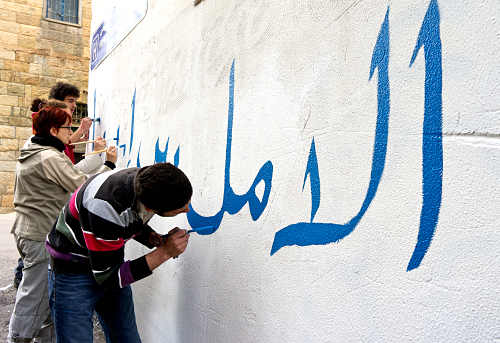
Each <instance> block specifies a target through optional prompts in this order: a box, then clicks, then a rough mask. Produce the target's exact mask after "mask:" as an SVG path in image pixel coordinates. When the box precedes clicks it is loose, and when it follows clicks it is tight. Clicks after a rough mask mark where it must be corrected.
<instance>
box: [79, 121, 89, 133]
mask: <svg viewBox="0 0 500 343" xmlns="http://www.w3.org/2000/svg"><path fill="white" fill-rule="evenodd" d="M91 126H92V119H90V118H89V117H85V118H83V119H82V120H81V121H80V127H79V129H80V130H81V131H82V132H83V133H85V132H87V131H88V130H89V129H90V127H91Z"/></svg>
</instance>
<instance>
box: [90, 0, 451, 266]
mask: <svg viewBox="0 0 500 343" xmlns="http://www.w3.org/2000/svg"><path fill="white" fill-rule="evenodd" d="M422 47H423V50H424V59H425V109H424V124H423V143H422V196H423V201H422V209H421V214H420V225H419V232H418V237H417V243H416V246H415V249H414V251H413V254H412V256H411V258H410V261H409V263H408V266H407V270H408V271H410V270H413V269H415V268H418V267H419V266H420V264H421V262H422V260H423V258H424V256H425V254H426V253H427V251H428V249H429V246H430V244H431V241H432V238H433V235H434V231H435V229H436V225H437V222H438V218H439V211H440V208H441V196H442V173H443V147H442V65H441V38H440V16H439V8H438V3H437V0H431V2H430V5H429V8H428V10H427V13H426V15H425V17H424V20H423V23H422V26H421V29H420V33H419V36H418V39H417V43H416V46H415V49H414V51H413V55H412V56H411V59H410V67H411V66H412V65H413V63H414V62H415V59H416V58H417V55H418V52H419V51H420V50H421V48H422ZM389 58H390V44H389V9H387V12H386V15H385V19H384V21H383V23H382V25H381V29H380V32H379V35H378V38H377V41H376V43H375V47H374V49H373V53H372V60H371V66H370V76H369V80H368V81H371V79H372V77H373V75H374V74H375V70H376V71H377V82H378V83H377V102H378V108H377V121H376V128H375V139H374V146H373V155H372V163H371V175H370V182H369V185H368V189H367V191H366V195H365V198H364V201H363V203H362V204H361V207H360V209H359V211H358V212H357V214H356V215H354V216H353V217H352V218H351V219H350V220H349V221H347V222H346V223H343V224H340V223H315V222H314V217H315V215H316V212H317V211H318V209H319V207H320V202H321V187H320V173H319V168H318V160H317V156H316V145H315V141H314V138H313V140H312V142H311V147H310V151H309V158H308V161H307V165H306V168H305V175H304V182H303V186H302V188H303V189H304V187H305V184H306V182H307V180H308V179H309V182H310V189H311V216H310V220H309V222H299V223H295V224H291V225H288V226H286V227H284V228H282V229H281V230H279V231H278V232H276V234H275V237H274V241H273V245H272V248H271V255H274V254H275V253H277V252H278V251H279V250H280V249H282V248H284V247H286V246H292V245H297V246H309V245H326V244H329V243H334V242H339V241H340V240H342V239H343V238H345V237H346V236H348V235H349V234H351V233H352V232H353V230H354V229H355V228H356V226H357V225H358V224H359V222H360V220H361V219H362V218H363V216H364V214H365V213H366V211H367V210H368V208H369V207H370V204H371V203H372V201H373V199H374V198H375V195H376V194H377V190H378V186H379V184H380V181H381V179H382V175H383V171H384V167H385V162H386V153H387V141H388V134H389V116H390V83H389ZM135 98H136V97H135V92H134V96H133V100H132V125H131V132H130V143H129V151H128V152H129V155H130V154H131V152H132V144H133V141H134V119H135ZM94 109H95V104H94ZM233 109H234V61H233V64H232V66H231V71H230V75H229V106H228V126H227V138H226V158H225V167H224V190H223V201H222V206H221V209H220V210H219V211H218V212H217V213H216V214H214V215H213V216H202V215H200V214H198V213H197V212H196V210H195V209H194V208H193V207H192V206H191V205H190V212H188V213H187V219H188V221H189V224H190V225H191V226H192V227H201V226H209V225H211V226H214V227H215V228H216V229H218V228H219V226H220V224H221V222H222V219H223V215H224V213H226V212H227V213H228V214H230V215H234V214H236V213H238V212H239V211H240V210H241V209H242V208H243V206H245V205H246V204H247V203H248V205H249V209H250V214H251V217H252V219H253V220H254V221H256V220H258V219H259V218H260V216H261V214H262V213H263V212H264V210H265V208H266V207H267V204H268V201H269V196H270V192H271V186H272V178H273V164H272V163H271V161H267V162H266V163H265V164H264V165H263V166H262V167H261V168H260V170H259V172H258V173H257V175H256V176H255V179H254V181H253V183H252V186H251V187H250V189H249V190H248V191H247V192H246V193H245V194H242V195H237V194H235V193H234V191H233V188H232V187H231V179H230V170H231V145H232V138H233V136H232V134H233ZM94 117H95V113H94ZM119 137H120V128H118V130H117V134H116V138H115V139H116V141H117V145H118V146H119V147H120V148H122V149H123V155H125V151H126V145H125V144H122V145H120V144H119V143H120V138H119ZM169 140H170V139H167V142H166V145H165V148H164V149H163V150H162V149H161V148H160V145H159V138H158V140H157V141H156V147H155V163H159V162H166V160H167V151H168V145H169ZM140 150H141V142H140V143H139V148H138V153H137V166H138V167H140V166H141V163H140ZM179 155H180V147H178V148H177V150H176V153H175V156H174V164H175V165H176V166H177V165H178V164H179ZM130 162H131V159H129V161H128V164H127V166H128V165H129V164H130ZM260 182H264V192H263V195H262V200H260V199H259V197H258V196H257V195H256V187H257V185H258V184H259V183H260Z"/></svg>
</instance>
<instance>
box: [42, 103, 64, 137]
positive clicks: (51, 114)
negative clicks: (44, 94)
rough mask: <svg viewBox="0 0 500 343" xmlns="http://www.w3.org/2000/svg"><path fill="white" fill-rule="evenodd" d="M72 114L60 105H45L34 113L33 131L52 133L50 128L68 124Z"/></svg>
mask: <svg viewBox="0 0 500 343" xmlns="http://www.w3.org/2000/svg"><path fill="white" fill-rule="evenodd" d="M68 119H69V120H70V122H71V114H68V112H66V111H65V110H63V109H61V108H58V107H44V108H42V109H41V110H40V111H39V112H36V113H34V114H33V131H34V132H36V133H41V134H46V135H50V129H51V128H53V127H56V128H58V127H61V126H64V125H66V121H67V120H68Z"/></svg>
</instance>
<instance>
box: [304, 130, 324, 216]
mask: <svg viewBox="0 0 500 343" xmlns="http://www.w3.org/2000/svg"><path fill="white" fill-rule="evenodd" d="M308 175H309V182H310V183H311V223H312V221H313V220H314V216H316V212H318V208H319V202H320V200H321V187H320V180H319V169H318V158H317V157H316V145H315V144H314V138H313V140H312V142H311V150H310V151H309V159H308V160H307V167H306V173H305V175H304V184H303V185H302V191H304V187H305V185H306V180H307V176H308Z"/></svg>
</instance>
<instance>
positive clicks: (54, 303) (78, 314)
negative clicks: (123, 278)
mask: <svg viewBox="0 0 500 343" xmlns="http://www.w3.org/2000/svg"><path fill="white" fill-rule="evenodd" d="M49 306H50V312H51V314H52V319H53V320H54V324H55V330H56V338H57V341H58V342H65V343H73V342H75V343H87V342H88V343H92V342H93V333H92V315H93V313H94V310H95V312H96V314H97V318H99V321H100V322H101V326H102V329H103V331H104V335H105V336H106V341H107V342H127V343H140V342H141V338H140V337H139V332H138V331H137V325H136V323H135V314H134V303H133V300H132V289H131V287H130V286H126V287H124V288H122V289H118V290H108V289H106V288H104V287H102V286H101V285H100V284H99V283H97V281H96V280H95V279H94V276H93V275H92V274H56V273H54V272H53V271H52V270H49Z"/></svg>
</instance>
